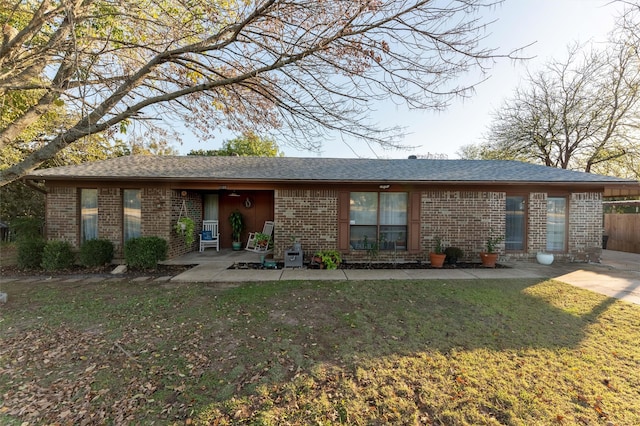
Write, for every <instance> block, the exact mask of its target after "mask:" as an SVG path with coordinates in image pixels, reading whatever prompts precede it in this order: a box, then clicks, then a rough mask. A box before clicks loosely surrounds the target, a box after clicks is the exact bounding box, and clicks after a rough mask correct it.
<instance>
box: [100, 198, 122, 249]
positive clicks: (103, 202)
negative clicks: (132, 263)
mask: <svg viewBox="0 0 640 426" xmlns="http://www.w3.org/2000/svg"><path fill="white" fill-rule="evenodd" d="M98 238H103V239H106V240H109V241H111V242H112V243H113V246H114V257H115V258H122V257H124V253H123V250H124V246H123V244H122V191H121V190H120V188H98Z"/></svg>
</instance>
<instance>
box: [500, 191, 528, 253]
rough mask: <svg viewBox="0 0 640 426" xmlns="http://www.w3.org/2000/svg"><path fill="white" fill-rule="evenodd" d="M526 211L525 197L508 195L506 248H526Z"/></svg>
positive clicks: (515, 249) (512, 249)
mask: <svg viewBox="0 0 640 426" xmlns="http://www.w3.org/2000/svg"><path fill="white" fill-rule="evenodd" d="M525 211H526V209H525V197H523V196H507V212H506V223H505V225H506V232H505V250H511V251H523V250H524V244H525V233H526V220H525Z"/></svg>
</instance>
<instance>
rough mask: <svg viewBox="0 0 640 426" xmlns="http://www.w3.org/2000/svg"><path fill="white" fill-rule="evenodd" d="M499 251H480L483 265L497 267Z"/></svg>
mask: <svg viewBox="0 0 640 426" xmlns="http://www.w3.org/2000/svg"><path fill="white" fill-rule="evenodd" d="M498 256H499V255H498V253H485V252H482V253H480V260H482V266H484V267H486V268H495V267H496V262H497V261H498Z"/></svg>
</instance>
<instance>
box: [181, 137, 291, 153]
mask: <svg viewBox="0 0 640 426" xmlns="http://www.w3.org/2000/svg"><path fill="white" fill-rule="evenodd" d="M187 155H202V156H222V157H224V156H226V157H229V156H232V155H237V156H240V157H284V153H283V152H281V151H280V148H279V147H278V144H276V142H275V141H274V140H273V139H269V138H262V137H260V136H258V135H256V134H255V133H253V132H245V133H243V134H242V136H239V137H237V138H233V139H230V140H227V141H225V142H224V143H223V144H222V148H221V149H218V150H202V149H198V150H191V151H189V153H188V154H187Z"/></svg>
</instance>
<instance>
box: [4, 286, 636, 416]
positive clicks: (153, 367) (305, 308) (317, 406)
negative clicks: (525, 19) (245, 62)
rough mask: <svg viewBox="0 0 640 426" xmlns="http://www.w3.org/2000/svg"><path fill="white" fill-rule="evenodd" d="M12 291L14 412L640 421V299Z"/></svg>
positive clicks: (143, 289)
mask: <svg viewBox="0 0 640 426" xmlns="http://www.w3.org/2000/svg"><path fill="white" fill-rule="evenodd" d="M4 288H5V290H4V291H8V292H9V293H10V303H9V304H8V305H6V306H3V307H1V308H0V309H2V311H0V315H1V316H2V317H1V322H0V342H1V346H0V395H2V397H1V398H0V422H1V421H3V420H4V421H5V423H6V422H11V421H14V422H16V423H18V424H19V423H20V422H22V421H31V422H35V423H38V422H40V423H43V424H49V423H54V422H59V423H65V422H76V423H79V422H80V419H79V418H77V417H74V415H77V413H80V412H83V410H84V413H85V417H84V418H85V419H86V418H87V417H86V416H87V414H86V413H92V415H93V416H94V417H92V418H91V419H92V420H95V422H96V423H97V422H107V423H109V422H112V423H117V424H122V423H124V424H126V423H130V424H140V423H144V424H151V423H155V424H173V423H175V424H182V423H184V422H187V423H191V424H256V425H260V424H262V425H269V424H274V425H275V424H296V425H307V424H339V423H343V424H363V425H365V424H366V425H369V424H442V425H476V424H488V425H491V424H495V425H498V424H513V425H520V424H521V425H532V424H544V425H547V424H566V425H571V424H591V425H595V424H603V425H604V424H615V425H631V424H640V406H639V404H638V401H640V348H639V346H638V344H637V342H639V341H640V307H638V306H635V305H630V304H627V303H624V302H620V301H615V300H613V299H609V298H606V297H604V296H600V295H597V294H594V293H591V292H587V291H584V290H580V289H577V288H574V287H571V286H568V285H566V284H563V283H559V282H555V281H546V282H538V281H535V280H475V281H471V280H465V281H454V280H433V281H405V282H397V281H394V282H333V283H324V282H323V283H317V282H274V283H266V284H246V285H227V286H221V285H204V284H189V285H180V286H173V285H169V284H167V285H161V284H151V283H149V284H136V283H126V282H125V283H98V284H89V283H51V284H46V285H43V284H9V285H7V284H5V285H4ZM7 288H8V289H7ZM52 385H54V388H56V389H57V390H58V392H57V393H52V392H48V391H47V389H49V388H51V386H52ZM41 407H46V408H44V409H42V408H41ZM2 413H4V414H2ZM3 416H4V417H3Z"/></svg>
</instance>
